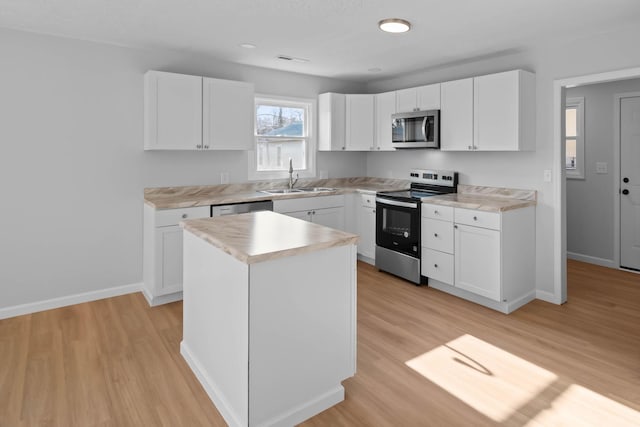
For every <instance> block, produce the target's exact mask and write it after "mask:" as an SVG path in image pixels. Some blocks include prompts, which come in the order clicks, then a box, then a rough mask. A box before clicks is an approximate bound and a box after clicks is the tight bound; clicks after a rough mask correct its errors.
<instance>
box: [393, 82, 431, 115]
mask: <svg viewBox="0 0 640 427" xmlns="http://www.w3.org/2000/svg"><path fill="white" fill-rule="evenodd" d="M439 109H440V83H436V84H432V85H426V86H418V87H412V88H408V89H401V90H398V91H396V111H397V112H398V113H407V112H411V111H417V110H439Z"/></svg>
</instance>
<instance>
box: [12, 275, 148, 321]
mask: <svg viewBox="0 0 640 427" xmlns="http://www.w3.org/2000/svg"><path fill="white" fill-rule="evenodd" d="M140 289H142V283H133V284H131V285H124V286H116V287H114V288H108V289H101V290H99V291H91V292H83V293H80V294H75V295H68V296H64V297H59V298H52V299H48V300H44V301H38V302H32V303H28V304H20V305H14V306H12V307H5V308H2V309H0V319H7V318H9V317H15V316H22V315H24V314H31V313H37V312H39V311H44V310H52V309H54V308H60V307H66V306H69V305H74V304H81V303H83V302H89V301H97V300H100V299H104V298H111V297H117V296H120V295H126V294H132V293H135V292H139V291H140Z"/></svg>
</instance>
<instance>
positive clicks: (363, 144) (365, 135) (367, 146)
mask: <svg viewBox="0 0 640 427" xmlns="http://www.w3.org/2000/svg"><path fill="white" fill-rule="evenodd" d="M346 102H347V104H346V105H347V116H346V121H347V122H346V129H347V140H346V144H345V145H346V149H347V150H349V151H369V150H372V149H373V144H374V134H373V133H374V130H373V129H374V125H373V115H374V114H373V110H374V107H373V106H374V98H373V95H347V96H346Z"/></svg>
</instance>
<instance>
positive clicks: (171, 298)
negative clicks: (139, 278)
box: [140, 286, 182, 307]
mask: <svg viewBox="0 0 640 427" xmlns="http://www.w3.org/2000/svg"><path fill="white" fill-rule="evenodd" d="M140 291H141V292H142V295H144V298H145V299H146V300H147V303H148V304H149V306H150V307H155V306H157V305H162V304H168V303H170V302H175V301H181V300H182V291H178V292H174V293H171V294H165V295H159V296H155V297H154V296H153V295H151V293H150V292H149V291H148V290H147V288H145V287H144V286H142V289H140Z"/></svg>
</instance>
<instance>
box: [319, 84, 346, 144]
mask: <svg viewBox="0 0 640 427" xmlns="http://www.w3.org/2000/svg"><path fill="white" fill-rule="evenodd" d="M345 108H346V95H344V94H341V93H321V94H320V95H318V151H340V150H345V149H346V146H345V133H346V129H345V125H346V124H345V119H346V110H345Z"/></svg>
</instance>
